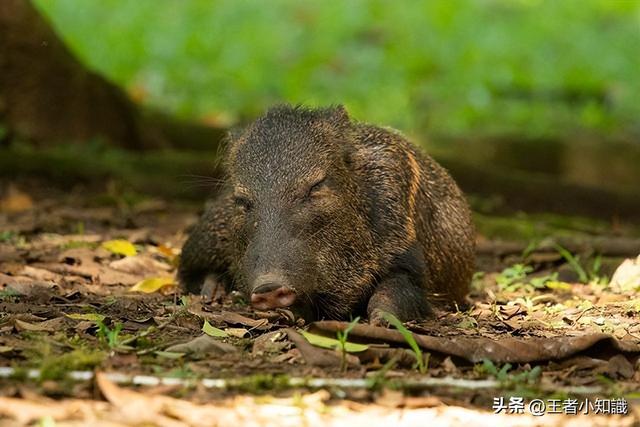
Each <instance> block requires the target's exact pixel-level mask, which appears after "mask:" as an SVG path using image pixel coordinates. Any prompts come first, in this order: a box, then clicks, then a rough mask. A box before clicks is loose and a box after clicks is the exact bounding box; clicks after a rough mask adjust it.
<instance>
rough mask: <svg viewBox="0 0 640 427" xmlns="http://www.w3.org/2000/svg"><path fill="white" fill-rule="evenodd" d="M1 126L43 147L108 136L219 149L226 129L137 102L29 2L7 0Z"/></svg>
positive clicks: (135, 143) (1, 7)
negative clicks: (84, 59) (89, 64)
mask: <svg viewBox="0 0 640 427" xmlns="http://www.w3.org/2000/svg"><path fill="white" fill-rule="evenodd" d="M0 124H2V125H4V127H5V128H6V131H5V139H6V138H7V137H19V138H22V139H27V140H29V141H32V142H35V143H38V144H41V145H51V144H55V143H58V142H65V143H68V142H73V143H82V142H85V141H89V140H92V139H96V138H100V139H103V140H105V141H107V142H108V143H109V144H112V145H115V146H120V147H125V148H131V149H146V148H162V147H180V148H203V149H206V148H209V149H212V150H213V149H215V148H216V146H217V144H218V143H219V142H220V141H221V139H222V137H223V135H224V130H223V129H216V128H210V127H207V126H203V125H197V124H191V123H183V122H180V121H177V120H176V119H173V118H169V117H168V116H165V115H163V114H161V113H157V112H151V111H145V110H143V109H141V108H139V107H138V106H137V105H135V104H134V103H133V102H132V101H131V100H130V99H129V98H128V97H127V95H126V94H125V93H124V92H123V91H122V90H121V89H120V88H119V87H117V86H115V85H114V84H112V83H110V82H109V81H107V80H106V79H105V78H103V77H101V76H100V75H98V74H96V73H95V72H93V71H91V70H88V69H87V68H86V67H85V66H84V65H83V64H82V63H80V61H78V60H77V59H76V58H75V57H74V55H73V54H72V53H71V51H70V50H69V49H68V48H67V47H66V46H65V45H64V43H63V42H62V41H61V40H60V39H59V38H58V37H57V36H56V34H55V32H54V30H53V29H52V28H51V26H50V25H49V23H48V22H47V21H46V20H45V19H44V18H43V17H42V16H41V15H40V13H39V12H38V11H37V10H36V9H35V8H34V7H33V5H32V4H31V3H30V2H29V1H28V0H1V1H0Z"/></svg>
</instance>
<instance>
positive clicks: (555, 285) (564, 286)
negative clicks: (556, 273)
mask: <svg viewBox="0 0 640 427" xmlns="http://www.w3.org/2000/svg"><path fill="white" fill-rule="evenodd" d="M544 285H545V286H546V287H547V288H549V289H557V290H560V291H568V292H569V291H571V289H573V286H571V284H570V283H566V282H559V281H557V280H550V281H548V282H547V283H545V284H544Z"/></svg>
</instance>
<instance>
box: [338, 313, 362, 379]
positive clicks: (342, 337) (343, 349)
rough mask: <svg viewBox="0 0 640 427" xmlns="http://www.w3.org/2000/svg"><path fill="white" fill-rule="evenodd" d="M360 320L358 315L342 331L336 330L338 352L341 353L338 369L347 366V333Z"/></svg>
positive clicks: (343, 368)
mask: <svg viewBox="0 0 640 427" xmlns="http://www.w3.org/2000/svg"><path fill="white" fill-rule="evenodd" d="M359 321H360V316H358V317H356V318H355V319H353V320H352V321H351V322H349V324H348V325H347V327H346V328H344V330H342V331H337V332H336V338H338V342H339V343H340V353H341V354H342V360H341V362H340V369H341V370H342V371H344V370H345V369H346V368H347V338H348V337H349V333H350V332H351V331H352V330H353V328H354V327H355V326H356V325H357V324H358V322H359Z"/></svg>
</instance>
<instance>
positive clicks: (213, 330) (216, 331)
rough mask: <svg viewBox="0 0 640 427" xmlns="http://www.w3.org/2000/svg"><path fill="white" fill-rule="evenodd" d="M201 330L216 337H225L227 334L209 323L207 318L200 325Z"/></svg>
mask: <svg viewBox="0 0 640 427" xmlns="http://www.w3.org/2000/svg"><path fill="white" fill-rule="evenodd" d="M202 332H204V333H205V334H207V335H209V336H211V337H217V338H225V337H227V336H228V334H227V333H226V332H225V331H223V330H222V329H219V328H216V327H215V326H212V325H211V323H209V322H208V321H207V319H205V320H204V324H203V325H202Z"/></svg>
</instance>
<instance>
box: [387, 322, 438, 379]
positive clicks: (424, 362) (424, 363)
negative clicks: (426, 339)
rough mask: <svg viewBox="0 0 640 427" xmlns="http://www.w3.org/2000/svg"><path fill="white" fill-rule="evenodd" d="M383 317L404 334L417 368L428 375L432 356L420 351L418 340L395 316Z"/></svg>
mask: <svg viewBox="0 0 640 427" xmlns="http://www.w3.org/2000/svg"><path fill="white" fill-rule="evenodd" d="M382 317H383V319H384V320H386V321H387V322H389V324H390V325H392V326H393V327H394V328H396V329H397V330H398V331H399V332H400V333H401V334H402V337H403V338H404V340H405V341H406V342H407V344H409V347H411V350H412V351H413V355H414V356H415V358H416V365H415V366H416V367H417V368H418V371H419V372H420V373H421V374H424V373H426V372H427V369H428V366H429V356H430V354H429V353H427V354H426V355H424V356H423V354H422V350H421V349H420V346H418V343H417V342H416V339H415V338H414V337H413V334H412V333H411V331H410V330H408V329H407V328H405V326H404V325H403V324H402V322H401V321H400V320H399V319H398V318H397V317H396V316H394V315H393V314H391V313H383V314H382Z"/></svg>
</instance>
